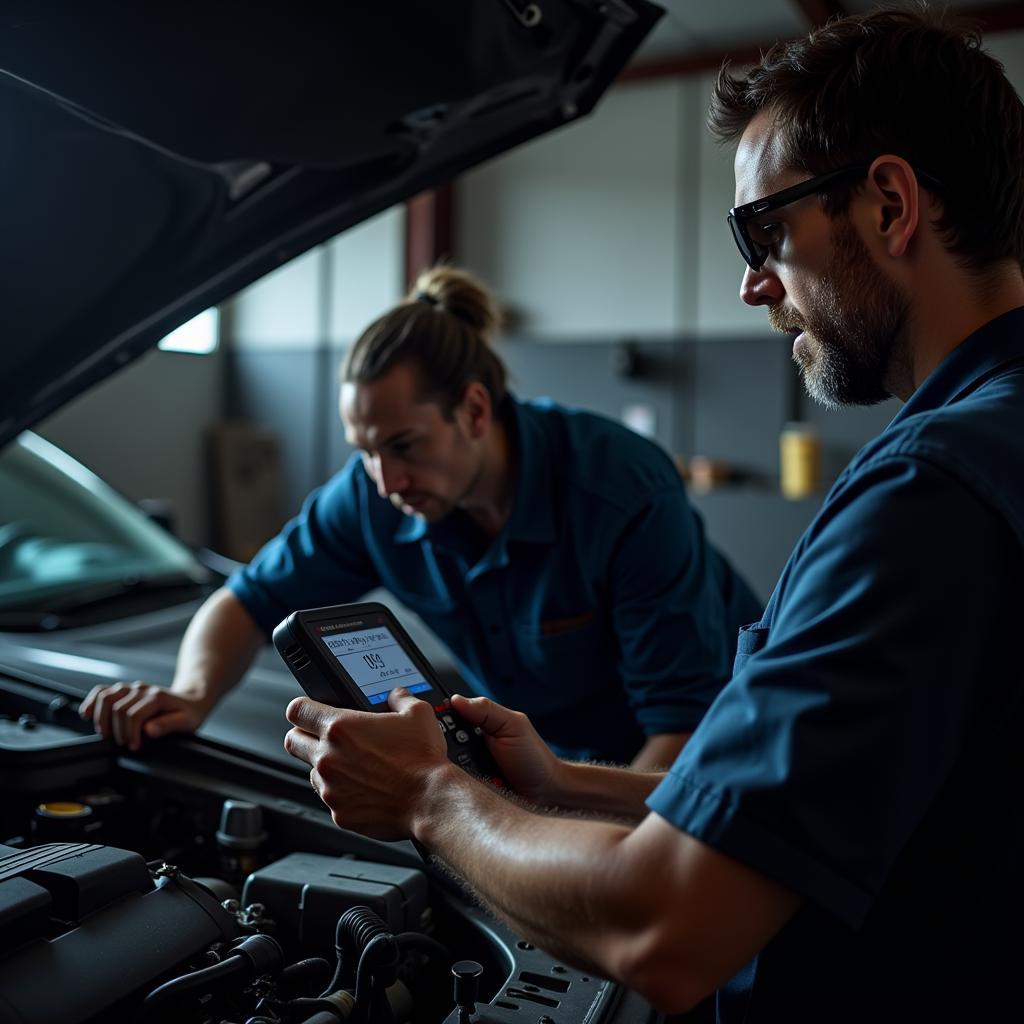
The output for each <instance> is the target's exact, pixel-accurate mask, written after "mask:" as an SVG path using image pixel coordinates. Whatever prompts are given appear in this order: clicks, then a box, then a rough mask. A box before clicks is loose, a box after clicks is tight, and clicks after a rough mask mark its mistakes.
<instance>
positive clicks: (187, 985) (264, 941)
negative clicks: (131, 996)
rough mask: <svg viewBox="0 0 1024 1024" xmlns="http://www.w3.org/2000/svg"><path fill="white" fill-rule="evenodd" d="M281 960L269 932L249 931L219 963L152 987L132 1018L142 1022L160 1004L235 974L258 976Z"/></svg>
mask: <svg viewBox="0 0 1024 1024" xmlns="http://www.w3.org/2000/svg"><path fill="white" fill-rule="evenodd" d="M283 963H284V950H282V949H281V946H280V944H279V943H278V942H277V940H276V939H272V938H271V937H270V936H269V935H250V936H249V937H248V938H246V940H245V941H244V942H243V943H242V944H241V945H239V946H236V947H235V949H233V950H232V952H231V955H230V956H229V957H227V959H225V960H222V961H221V962H220V963H219V964H213V965H212V966H211V967H204V968H202V969H201V970H198V971H192V972H191V973H189V974H184V975H182V976H181V977H179V978H173V979H172V980H171V981H167V982H164V984H163V985H160V986H159V987H158V988H155V989H153V991H152V992H150V993H149V995H148V996H146V998H145V999H144V1000H143V1001H142V1005H141V1006H140V1007H139V1011H138V1014H137V1015H136V1018H135V1019H136V1022H139V1024H141V1022H142V1021H145V1020H146V1019H147V1018H149V1017H151V1016H152V1015H153V1013H154V1011H158V1010H159V1009H160V1007H161V1006H163V1005H164V1004H166V1003H168V1002H171V1001H172V1000H178V999H184V998H186V997H187V996H190V995H199V994H201V993H204V992H209V991H211V990H212V989H214V988H220V987H221V986H222V985H224V984H225V983H226V982H228V981H232V980H234V979H235V978H242V977H245V978H249V977H258V976H259V975H261V974H267V973H270V972H272V971H277V970H280V969H281V965H282V964H283Z"/></svg>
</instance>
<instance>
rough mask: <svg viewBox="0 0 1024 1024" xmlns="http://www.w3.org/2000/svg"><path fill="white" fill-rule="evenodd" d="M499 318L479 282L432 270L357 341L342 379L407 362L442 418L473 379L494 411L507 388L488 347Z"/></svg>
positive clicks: (451, 270)
mask: <svg viewBox="0 0 1024 1024" xmlns="http://www.w3.org/2000/svg"><path fill="white" fill-rule="evenodd" d="M499 323H500V313H499V311H498V306H497V303H496V302H495V301H494V298H493V296H492V295H491V293H490V292H489V291H488V290H487V288H486V286H485V285H484V284H483V283H481V282H480V281H478V280H477V279H476V278H475V277H474V276H473V275H472V274H470V273H468V272H467V271H465V270H459V269H458V268H456V267H450V266H446V265H441V266H436V267H432V268H431V269H430V270H426V271H424V272H423V273H422V274H420V276H419V277H418V278H417V279H416V283H415V284H414V285H413V286H412V288H411V289H410V291H409V294H408V295H407V296H406V297H405V299H403V300H402V302H400V303H399V304H398V305H397V306H395V307H394V308H393V309H391V310H389V311H388V312H387V313H385V314H384V315H383V316H382V317H380V318H378V319H377V320H375V321H374V322H373V323H372V324H370V326H369V327H367V328H366V330H365V331H363V333H362V334H361V335H360V336H359V338H358V339H356V341H355V343H354V344H353V345H352V347H351V348H350V349H349V351H348V353H347V355H346V357H345V361H344V363H343V364H342V368H341V379H342V381H344V382H346V383H354V384H363V383H369V382H370V381H373V380H377V379H378V378H379V377H383V376H384V375H385V374H386V373H388V372H390V371H391V370H393V369H394V368H395V367H397V366H399V365H400V364H403V363H410V364H412V365H413V366H414V367H415V368H416V370H417V372H418V373H419V375H420V379H421V382H422V388H423V397H424V398H425V399H426V400H427V401H432V402H436V403H437V404H438V405H439V406H440V407H441V411H442V412H443V413H444V415H445V416H446V417H451V414H452V410H453V409H454V408H455V407H456V406H457V405H458V404H459V402H461V401H462V398H463V396H464V395H465V393H466V387H467V386H468V385H469V384H470V383H471V382H472V381H479V382H480V383H481V384H483V386H484V387H485V388H487V390H488V391H489V392H490V395H491V403H492V405H493V407H494V408H495V409H497V408H498V406H500V405H501V404H502V402H503V401H504V399H505V392H506V384H505V379H506V371H505V365H504V363H502V361H501V359H500V358H499V357H498V354H497V353H496V352H495V351H494V348H493V340H494V336H495V334H496V333H497V330H498V326H499Z"/></svg>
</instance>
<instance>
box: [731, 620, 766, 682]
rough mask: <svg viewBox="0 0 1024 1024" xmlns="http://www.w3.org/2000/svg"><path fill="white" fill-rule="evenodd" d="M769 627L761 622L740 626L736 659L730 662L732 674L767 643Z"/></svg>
mask: <svg viewBox="0 0 1024 1024" xmlns="http://www.w3.org/2000/svg"><path fill="white" fill-rule="evenodd" d="M770 632H771V627H770V626H766V625H764V624H763V623H761V622H754V623H752V624H751V625H749V626H741V627H740V634H739V639H738V640H737V642H736V659H735V661H733V663H732V674H733V675H736V674H737V673H738V672H739V671H740V669H742V668H743V666H744V665H746V663H747V662H748V661H750V659H751V658H752V657H753V656H754V655H755V654H757V652H758V651H760V650H761V649H762V648H763V647H764V646H765V644H767V643H768V634H769V633H770Z"/></svg>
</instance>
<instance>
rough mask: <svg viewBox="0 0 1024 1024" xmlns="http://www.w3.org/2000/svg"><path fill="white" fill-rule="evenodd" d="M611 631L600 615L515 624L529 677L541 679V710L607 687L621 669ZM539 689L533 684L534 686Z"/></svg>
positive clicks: (523, 666) (518, 647)
mask: <svg viewBox="0 0 1024 1024" xmlns="http://www.w3.org/2000/svg"><path fill="white" fill-rule="evenodd" d="M607 641H608V637H607V631H606V629H604V627H603V626H602V623H601V620H600V619H599V617H598V616H597V615H596V614H594V613H589V614H585V615H578V616H572V617H567V618H564V619H557V620H554V619H553V620H550V621H545V622H542V623H541V624H540V625H539V626H538V624H537V623H519V624H517V625H516V627H515V645H516V653H517V655H518V657H519V662H520V666H521V669H522V671H523V673H524V674H525V676H526V677H527V678H530V679H532V680H535V681H536V686H535V689H536V691H537V693H538V701H539V704H540V705H543V707H540V706H537V707H536V710H537V711H540V710H555V709H557V708H560V707H563V706H569V705H571V704H574V703H576V701H577V700H578V698H579V696H580V695H582V694H585V693H588V692H589V693H594V692H597V691H600V690H601V689H603V688H604V684H605V682H606V681H607V679H608V678H609V676H614V675H615V673H616V666H615V659H614V655H613V654H612V652H611V651H610V650H609V648H608V643H607ZM533 688H534V687H531V689H533Z"/></svg>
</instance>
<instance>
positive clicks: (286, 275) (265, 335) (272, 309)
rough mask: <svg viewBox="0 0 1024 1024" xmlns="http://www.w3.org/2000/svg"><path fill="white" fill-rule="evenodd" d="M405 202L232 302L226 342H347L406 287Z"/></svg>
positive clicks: (294, 345) (276, 345) (266, 345)
mask: <svg viewBox="0 0 1024 1024" xmlns="http://www.w3.org/2000/svg"><path fill="white" fill-rule="evenodd" d="M404 239H405V207H404V205H402V206H396V207H392V208H391V209H390V210H385V211H384V212H383V213H380V214H378V215H377V216H376V217H372V218H371V219H370V220H368V221H366V222H365V223H363V224H360V225H357V226H356V227H354V228H352V229H350V230H349V231H346V232H345V233H344V234H342V235H339V236H338V237H337V238H335V239H332V240H331V241H330V242H327V243H326V244H324V245H321V246H317V248H315V249H312V250H310V251H309V252H307V253H305V254H304V255H302V256H299V257H298V258H297V259H294V260H292V261H291V262H290V263H287V264H285V265H284V266H283V267H281V268H280V269H279V270H276V271H274V273H272V274H268V275H267V276H266V277H265V278H263V279H262V280H261V281H257V282H256V283H255V284H253V285H250V287H248V288H246V289H244V290H243V291H241V292H239V293H238V295H236V296H235V297H234V299H232V300H231V302H229V303H227V304H226V309H225V312H226V316H225V325H224V332H223V333H224V340H225V343H226V344H227V345H229V346H231V347H234V348H236V349H238V350H252V349H309V348H312V347H315V346H316V345H318V344H322V343H323V342H324V341H325V340H327V341H329V343H330V344H331V345H332V346H338V345H343V344H346V343H348V342H349V341H351V340H352V339H353V337H355V336H356V335H357V334H359V333H360V332H361V331H362V330H363V328H364V327H366V326H367V325H368V324H369V323H370V322H371V321H372V320H374V319H376V318H377V317H378V316H380V314H381V313H383V312H384V311H385V310H386V309H387V308H388V307H389V306H391V305H393V304H394V303H395V302H397V301H398V300H399V299H400V298H401V296H402V294H403V292H404V282H403V280H402V277H403V274H404V266H405V256H404V254H405V241H404Z"/></svg>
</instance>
